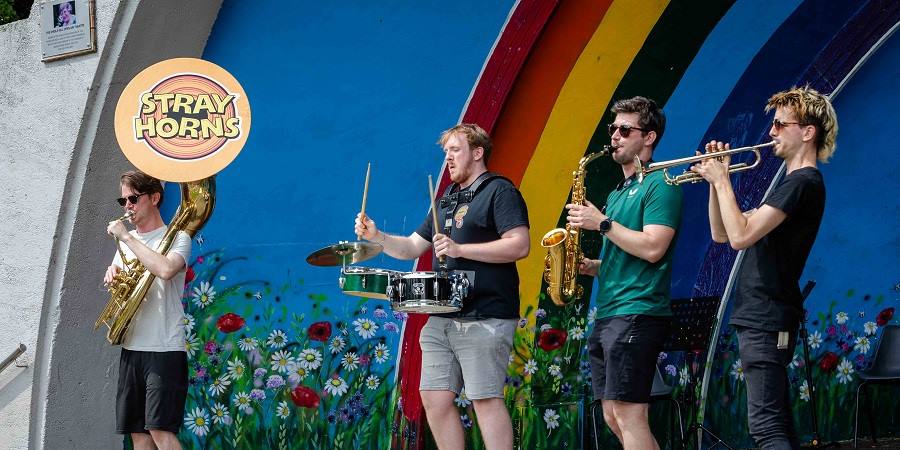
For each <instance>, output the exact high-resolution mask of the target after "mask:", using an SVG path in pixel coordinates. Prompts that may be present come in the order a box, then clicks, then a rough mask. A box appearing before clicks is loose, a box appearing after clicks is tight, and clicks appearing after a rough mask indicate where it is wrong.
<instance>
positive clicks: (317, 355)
mask: <svg viewBox="0 0 900 450" xmlns="http://www.w3.org/2000/svg"><path fill="white" fill-rule="evenodd" d="M297 363H298V364H300V366H301V367H303V368H304V369H306V370H316V369H318V368H319V366H321V365H322V353H321V352H319V351H318V350H316V349H314V348H305V349H303V351H302V352H300V356H298V357H297Z"/></svg>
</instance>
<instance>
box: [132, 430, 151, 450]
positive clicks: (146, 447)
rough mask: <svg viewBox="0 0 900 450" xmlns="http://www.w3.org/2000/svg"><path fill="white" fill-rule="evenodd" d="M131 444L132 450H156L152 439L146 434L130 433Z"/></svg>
mask: <svg viewBox="0 0 900 450" xmlns="http://www.w3.org/2000/svg"><path fill="white" fill-rule="evenodd" d="M131 442H132V443H133V444H134V450H156V444H154V443H153V438H152V437H150V435H149V434H147V433H131Z"/></svg>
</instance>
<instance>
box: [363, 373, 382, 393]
mask: <svg viewBox="0 0 900 450" xmlns="http://www.w3.org/2000/svg"><path fill="white" fill-rule="evenodd" d="M380 384H381V380H379V379H378V377H376V376H375V375H369V376H368V377H367V378H366V387H367V388H369V389H371V390H373V391H374V390H375V389H378V385H380Z"/></svg>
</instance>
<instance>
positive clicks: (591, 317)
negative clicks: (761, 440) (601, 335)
mask: <svg viewBox="0 0 900 450" xmlns="http://www.w3.org/2000/svg"><path fill="white" fill-rule="evenodd" d="M596 320H597V307H596V306H595V307H593V308H591V309H589V310H588V314H587V321H588V323H594V321H596Z"/></svg>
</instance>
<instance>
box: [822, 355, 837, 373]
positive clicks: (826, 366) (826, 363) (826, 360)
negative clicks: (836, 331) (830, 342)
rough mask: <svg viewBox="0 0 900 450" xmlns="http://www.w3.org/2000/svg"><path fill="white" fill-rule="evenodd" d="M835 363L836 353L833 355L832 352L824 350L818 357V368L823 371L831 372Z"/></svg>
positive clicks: (835, 365)
mask: <svg viewBox="0 0 900 450" xmlns="http://www.w3.org/2000/svg"><path fill="white" fill-rule="evenodd" d="M837 365H838V355H835V354H834V352H825V354H824V355H822V358H820V359H819V369H822V371H823V372H831V371H833V370H834V369H835V367H837Z"/></svg>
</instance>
